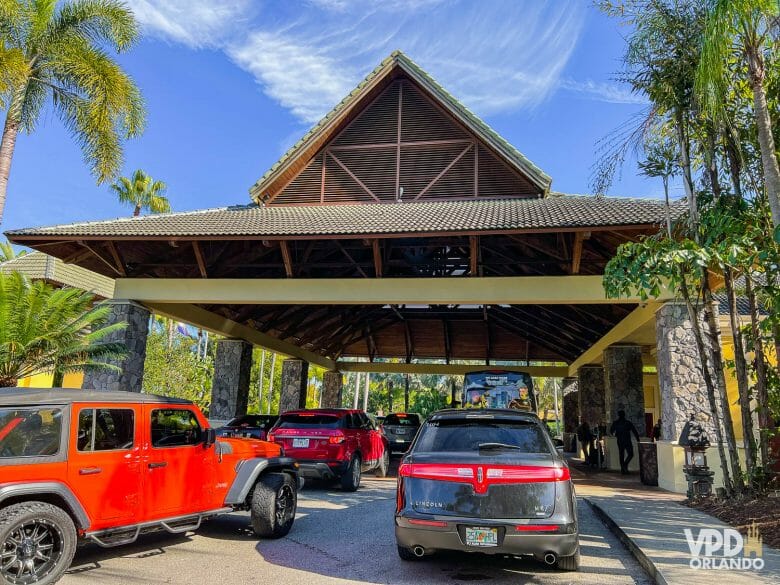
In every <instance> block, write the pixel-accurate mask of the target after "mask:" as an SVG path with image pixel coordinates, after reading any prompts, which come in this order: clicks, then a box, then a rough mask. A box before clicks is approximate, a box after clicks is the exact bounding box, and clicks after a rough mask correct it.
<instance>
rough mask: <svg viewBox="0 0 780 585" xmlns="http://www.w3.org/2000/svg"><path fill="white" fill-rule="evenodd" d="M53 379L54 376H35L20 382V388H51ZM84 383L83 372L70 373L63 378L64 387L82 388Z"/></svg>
mask: <svg viewBox="0 0 780 585" xmlns="http://www.w3.org/2000/svg"><path fill="white" fill-rule="evenodd" d="M53 379H54V375H53V374H35V375H33V376H28V377H26V378H22V379H21V380H19V386H20V387H22V388H51V384H52V380H53ZM83 381H84V374H83V372H72V373H68V374H65V376H63V378H62V387H63V388H81V383H82V382H83Z"/></svg>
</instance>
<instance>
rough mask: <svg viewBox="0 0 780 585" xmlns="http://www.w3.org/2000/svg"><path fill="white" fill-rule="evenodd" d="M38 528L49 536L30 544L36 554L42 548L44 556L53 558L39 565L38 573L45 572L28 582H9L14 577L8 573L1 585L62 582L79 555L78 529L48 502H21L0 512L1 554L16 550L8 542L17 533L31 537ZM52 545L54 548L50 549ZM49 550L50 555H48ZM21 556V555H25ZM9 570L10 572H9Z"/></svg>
mask: <svg viewBox="0 0 780 585" xmlns="http://www.w3.org/2000/svg"><path fill="white" fill-rule="evenodd" d="M36 526H40V527H41V528H42V530H44V531H47V532H48V534H49V536H48V537H45V538H44V539H43V540H41V541H39V542H38V543H35V542H34V540H35V539H30V542H31V543H33V544H32V545H31V546H34V547H35V549H36V552H38V551H37V549H38V547H39V546H40V547H41V548H40V551H41V553H42V554H51V556H52V558H51V560H50V562H48V563H43V564H42V565H40V566H39V567H38V568H37V569H36V571H43V572H41V573H38V574H37V575H35V578H33V577H34V576H33V575H28V576H27V580H19V581H14V580H9V579H10V578H11V577H12V575H11V574H10V573H9V574H8V575H6V574H5V572H2V571H0V582H2V583H6V582H9V583H15V582H18V583H27V582H29V583H35V584H36V585H48V584H50V583H56V582H57V581H59V580H60V578H61V577H62V575H63V574H64V573H65V571H66V570H67V569H68V567H70V563H71V561H73V555H74V553H75V552H76V541H77V535H76V527H75V526H74V525H73V520H72V519H71V517H70V516H69V515H68V513H67V512H65V510H63V509H62V508H59V507H57V506H54V505H53V504H47V503H46V502H21V503H19V504H13V505H11V506H8V507H7V508H3V509H0V553H7V552H9V551H10V550H14V549H16V547H15V545H13V544H12V543H11V542H9V539H10V538H12V535H13V533H14V532H16V531H18V530H20V529H21V528H22V527H24V530H25V534H29V533H30V529H31V528H32V529H33V530H36V529H37V528H34V527H36ZM28 527H29V528H28ZM14 540H16V539H14ZM50 544H51V548H48V547H49V545H50ZM50 550H51V551H52V552H51V553H49V551H50ZM19 554H20V555H22V554H23V553H22V551H20V552H19ZM27 556H29V554H28V555H27ZM6 558H8V557H6ZM8 570H9V571H10V568H9V569H8Z"/></svg>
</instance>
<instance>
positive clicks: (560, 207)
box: [6, 195, 682, 242]
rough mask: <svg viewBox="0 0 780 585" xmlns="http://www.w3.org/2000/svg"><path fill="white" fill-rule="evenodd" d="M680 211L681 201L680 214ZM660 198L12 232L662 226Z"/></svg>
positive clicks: (304, 209)
mask: <svg viewBox="0 0 780 585" xmlns="http://www.w3.org/2000/svg"><path fill="white" fill-rule="evenodd" d="M681 210H682V207H681V206H680V204H675V206H674V209H673V213H674V215H675V217H676V216H677V215H678V214H679V212H680V211H681ZM664 217H665V212H664V204H663V202H662V201H660V200H657V199H626V198H615V197H596V196H573V195H567V196H551V197H546V198H544V199H469V200H458V201H425V202H408V203H377V204H361V205H322V206H269V207H259V206H257V205H242V206H232V207H223V208H219V209H206V210H202V211H192V212H185V213H167V214H157V215H149V216H142V217H132V218H119V219H114V220H107V221H93V222H84V223H73V224H65V225H57V226H51V227H40V228H30V229H21V230H13V231H9V232H6V233H7V235H8V237H9V238H10V239H11V240H12V241H18V242H24V241H25V236H28V237H31V236H38V237H40V236H52V237H55V236H62V237H64V238H69V237H89V236H92V237H101V236H106V237H112V236H117V237H127V236H135V237H138V238H144V237H194V238H197V237H204V238H208V237H210V236H255V237H264V236H265V237H294V236H317V235H345V236H349V235H355V236H361V235H382V234H401V233H408V234H419V233H431V232H441V233H442V234H444V233H447V232H480V231H504V230H506V231H514V230H517V231H522V230H526V229H556V228H587V227H603V226H626V225H648V224H661V223H662V222H663V221H664Z"/></svg>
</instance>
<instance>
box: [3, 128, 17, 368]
mask: <svg viewBox="0 0 780 585" xmlns="http://www.w3.org/2000/svg"><path fill="white" fill-rule="evenodd" d="M19 126H20V123H19V121H18V120H16V119H15V118H13V117H12V116H11V114H10V113H9V114H8V115H7V116H6V118H5V126H4V127H3V138H2V142H0V223H2V222H3V211H4V210H5V199H6V196H7V195H8V177H9V176H10V174H11V160H12V159H13V157H14V148H15V147H16V137H17V136H18V135H19ZM14 383H16V382H15V381H14Z"/></svg>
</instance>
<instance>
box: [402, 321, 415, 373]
mask: <svg viewBox="0 0 780 585" xmlns="http://www.w3.org/2000/svg"><path fill="white" fill-rule="evenodd" d="M404 345H405V347H406V363H407V364H408V363H411V361H412V358H414V337H413V336H412V325H411V323H409V320H408V319H404Z"/></svg>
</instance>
